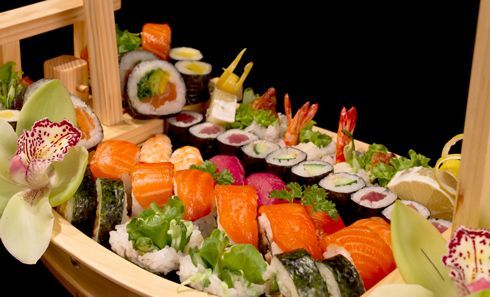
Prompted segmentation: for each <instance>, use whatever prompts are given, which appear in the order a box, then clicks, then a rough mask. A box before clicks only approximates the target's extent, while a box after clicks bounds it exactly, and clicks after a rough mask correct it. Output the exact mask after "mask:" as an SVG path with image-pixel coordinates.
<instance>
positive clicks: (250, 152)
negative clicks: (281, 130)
mask: <svg viewBox="0 0 490 297" xmlns="http://www.w3.org/2000/svg"><path fill="white" fill-rule="evenodd" d="M278 149H279V145H278V144H276V143H273V142H270V141H267V140H260V139H259V140H255V141H252V142H250V143H249V144H247V145H244V146H242V155H243V162H244V164H245V168H247V170H248V171H262V170H263V169H264V168H265V157H267V155H268V154H270V153H272V152H273V151H275V150H278Z"/></svg>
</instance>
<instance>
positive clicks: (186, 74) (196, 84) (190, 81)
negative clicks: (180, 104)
mask: <svg viewBox="0 0 490 297" xmlns="http://www.w3.org/2000/svg"><path fill="white" fill-rule="evenodd" d="M175 67H176V68H177V70H178V71H179V72H180V74H181V75H182V78H183V79H184V82H185V87H186V90H187V104H196V103H200V102H205V101H207V100H208V99H209V93H208V85H209V78H210V75H211V70H212V66H211V64H208V63H204V62H200V61H180V62H177V63H176V64H175Z"/></svg>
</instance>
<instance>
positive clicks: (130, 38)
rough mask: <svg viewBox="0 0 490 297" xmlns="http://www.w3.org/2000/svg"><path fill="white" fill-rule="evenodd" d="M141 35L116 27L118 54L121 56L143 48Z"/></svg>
mask: <svg viewBox="0 0 490 297" xmlns="http://www.w3.org/2000/svg"><path fill="white" fill-rule="evenodd" d="M140 35H141V34H140V33H131V32H129V31H128V30H124V31H122V30H121V29H119V25H116V41H117V52H118V53H119V55H122V54H125V53H127V52H130V51H134V50H136V49H139V48H140V47H141V37H140Z"/></svg>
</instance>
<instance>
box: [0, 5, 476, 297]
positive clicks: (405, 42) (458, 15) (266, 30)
mask: <svg viewBox="0 0 490 297" xmlns="http://www.w3.org/2000/svg"><path fill="white" fill-rule="evenodd" d="M1 2H2V3H1V4H0V11H5V10H8V9H11V8H14V7H18V6H22V5H25V4H27V3H32V2H36V1H11V2H9V3H3V2H5V1H1ZM289 2H291V1H289ZM156 3H158V1H145V0H138V1H135V0H132V1H124V0H123V5H122V9H121V10H120V11H118V12H117V13H116V22H118V23H119V25H120V27H121V28H123V29H129V30H130V31H132V32H139V31H140V30H141V27H142V25H143V24H144V23H146V22H168V23H169V24H170V25H171V27H172V30H173V32H172V39H173V43H172V44H173V45H174V46H192V47H196V48H199V49H200V50H201V51H202V52H203V54H204V57H205V58H204V60H206V61H208V62H210V63H211V64H212V65H213V67H214V70H215V71H216V74H219V72H220V69H221V68H222V67H226V66H227V65H228V64H229V63H230V62H231V60H232V59H233V58H234V57H235V55H236V54H237V53H238V52H239V51H240V49H242V48H245V47H246V48H248V50H247V52H246V54H245V57H244V62H248V61H250V60H252V61H254V63H255V64H254V68H253V69H252V72H251V75H250V76H249V78H248V79H247V81H246V85H247V86H252V87H254V89H255V90H256V91H258V92H263V91H265V90H266V89H267V88H268V87H269V86H274V87H276V89H277V90H278V93H279V94H280V96H279V99H280V100H279V102H281V105H282V97H283V95H284V93H286V92H287V93H289V94H290V97H291V99H292V101H293V106H294V107H295V109H296V108H297V107H298V106H299V105H300V104H302V103H303V102H305V101H306V100H311V101H316V102H319V103H320V107H321V108H320V112H319V113H318V115H317V117H316V120H317V121H318V123H319V125H320V126H323V127H326V128H328V129H330V130H336V129H337V121H338V116H339V112H340V109H341V107H342V106H347V107H349V106H351V105H354V106H356V107H357V109H358V115H359V116H358V125H357V128H356V133H355V136H356V138H358V139H361V140H364V141H366V142H369V143H370V142H377V143H383V144H385V145H387V146H388V147H389V148H390V149H391V150H392V151H394V152H398V153H400V154H406V152H407V151H408V150H409V149H410V148H413V149H415V150H416V151H417V152H420V153H423V154H425V155H427V156H429V157H431V158H432V159H433V160H434V159H436V158H437V156H438V154H439V153H440V150H441V148H442V146H443V145H444V143H445V142H446V141H447V140H448V139H449V138H450V137H452V136H453V135H455V134H457V133H460V132H462V131H463V126H464V115H465V106H466V98H467V92H468V83H469V76H470V71H471V57H472V51H473V42H474V34H475V28H476V20H477V11H478V1H475V0H473V1H461V2H459V1H456V2H454V3H452V2H450V1H433V2H432V1H421V2H416V1H415V2H407V3H403V2H397V3H396V4H395V3H391V2H388V1H386V2H378V1H376V3H374V1H362V2H361V1H359V3H355V2H350V1H349V5H347V4H343V5H342V4H339V3H336V4H335V5H334V4H332V3H331V2H327V1H301V2H298V1H294V2H293V3H291V4H286V3H285V1H284V3H278V4H272V3H270V4H269V5H266V4H264V3H267V2H266V1H262V3H260V2H259V3H256V2H255V3H254V2H250V1H249V2H243V1H242V2H230V1H228V2H226V3H218V2H216V1H200V2H199V3H192V2H190V1H174V2H172V3H170V2H168V1H165V2H163V1H162V3H165V4H160V5H158V4H156ZM456 4H457V5H456ZM461 4H463V5H461ZM0 17H1V16H0ZM71 34H72V30H71V28H69V27H67V28H64V29H61V30H58V31H56V32H52V33H48V34H43V35H40V36H37V37H34V38H30V39H27V40H23V41H22V43H21V46H22V66H23V70H24V72H25V73H26V74H28V75H29V76H31V77H32V78H34V79H38V78H40V77H41V76H42V62H43V61H44V60H46V59H48V58H52V57H55V56H58V55H61V54H67V53H71V52H72V50H73V46H72V37H71ZM243 65H244V63H242V64H241V66H240V67H241V68H242V67H243ZM240 71H241V70H240ZM0 274H1V275H2V277H3V279H2V283H3V286H2V289H3V290H6V289H7V288H8V289H13V290H15V292H17V293H18V294H20V295H22V294H25V293H28V292H39V293H41V292H42V293H50V294H51V295H55V296H57V295H66V294H68V293H67V292H66V291H64V289H63V288H62V287H61V286H60V285H59V284H58V283H57V282H56V281H55V280H54V279H53V278H52V277H51V276H50V274H49V272H48V271H47V270H46V269H45V268H44V267H43V266H42V265H41V264H38V265H35V266H25V265H21V264H18V263H17V262H16V261H15V260H14V259H13V258H12V257H11V256H10V255H8V254H7V253H6V252H5V251H1V252H0ZM15 282H16V283H19V282H20V283H21V285H14V283H15Z"/></svg>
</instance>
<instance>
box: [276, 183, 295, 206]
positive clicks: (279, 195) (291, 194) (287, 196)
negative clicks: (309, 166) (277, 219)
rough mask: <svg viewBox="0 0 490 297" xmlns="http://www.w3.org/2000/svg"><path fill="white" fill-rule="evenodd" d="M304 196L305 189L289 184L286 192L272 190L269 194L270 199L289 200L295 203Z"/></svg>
mask: <svg viewBox="0 0 490 297" xmlns="http://www.w3.org/2000/svg"><path fill="white" fill-rule="evenodd" d="M302 195H303V187H302V186H301V185H300V184H298V183H288V184H287V185H286V189H285V190H272V191H271V192H270V193H269V197H270V198H276V199H282V200H287V201H289V202H293V201H294V199H299V198H301V196H302Z"/></svg>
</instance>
